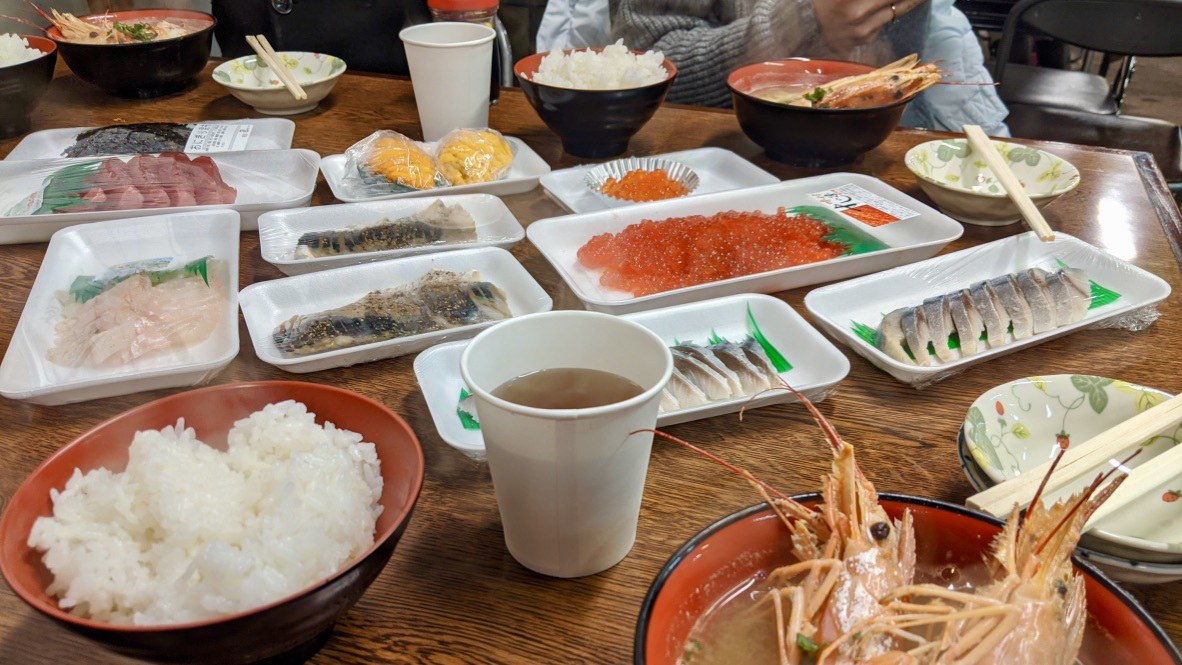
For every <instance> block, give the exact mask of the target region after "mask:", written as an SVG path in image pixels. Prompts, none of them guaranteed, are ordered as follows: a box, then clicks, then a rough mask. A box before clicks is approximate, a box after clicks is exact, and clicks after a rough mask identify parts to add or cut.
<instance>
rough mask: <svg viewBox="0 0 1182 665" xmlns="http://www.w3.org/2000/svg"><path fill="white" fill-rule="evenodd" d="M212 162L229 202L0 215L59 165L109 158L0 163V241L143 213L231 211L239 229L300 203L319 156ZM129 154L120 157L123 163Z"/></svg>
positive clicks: (216, 158)
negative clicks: (233, 194) (230, 193)
mask: <svg viewBox="0 0 1182 665" xmlns="http://www.w3.org/2000/svg"><path fill="white" fill-rule="evenodd" d="M207 156H208V157H209V158H210V159H212V160H213V162H214V164H216V165H217V167H218V171H219V172H220V173H221V176H222V179H223V180H225V182H226V184H227V185H230V186H231V187H233V188H235V189H237V190H238V193H237V198H236V199H235V201H234V203H230V204H219V205H205V206H181V207H174V208H140V209H136V210H101V211H93V212H66V213H49V214H44V215H21V216H12V217H6V216H3V215H4V214H5V213H6V212H7V211H9V210H11V209H12V208H13V207H14V206H16V205H17V204H18V203H20V202H21V201H23V200H25V199H26V198H27V197H28V196H29V195H31V194H33V193H34V192H37V191H39V190H40V189H41V187H42V185H43V184H44V183H45V179H46V178H47V177H49V176H50V175H52V174H53V173H55V172H57V171H58V170H59V169H62V168H64V167H67V166H70V165H72V164H79V163H83V162H92V161H101V160H104V159H115V158H114V157H79V158H77V159H38V160H30V161H2V162H0V244H4V245H11V244H15V243H22V242H44V241H46V240H49V236H51V235H53V233H54V232H55V231H57V230H59V229H63V228H66V227H67V226H73V225H75V224H82V223H86V222H101V221H106V220H111V219H127V218H129V217H145V216H148V215H160V214H163V213H172V212H187V211H190V210H214V209H217V208H228V209H230V210H236V211H237V212H238V213H240V214H241V217H242V230H243V231H253V230H255V229H257V228H258V218H259V215H261V214H262V213H264V212H267V211H269V210H283V209H286V208H298V207H301V206H306V205H308V203H309V202H310V201H311V200H312V191H313V190H314V189H315V188H316V175H317V169H318V168H319V164H320V155H318V154H316V153H315V152H313V151H311V150H253V151H247V152H221V153H214V154H210V155H207ZM131 157H132V156H131V155H122V156H120V157H119V158H121V159H123V161H127V160H128V159H130V158H131Z"/></svg>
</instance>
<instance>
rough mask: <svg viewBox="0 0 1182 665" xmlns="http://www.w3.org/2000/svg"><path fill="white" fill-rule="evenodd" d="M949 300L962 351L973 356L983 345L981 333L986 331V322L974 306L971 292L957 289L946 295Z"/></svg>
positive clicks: (949, 308) (963, 353)
mask: <svg viewBox="0 0 1182 665" xmlns="http://www.w3.org/2000/svg"><path fill="white" fill-rule="evenodd" d="M944 297H945V299H946V300H947V301H948V311H949V313H950V314H952V322H953V323H954V324H956V336H957V337H958V338H959V339H960V352H961V354H962V355H966V356H971V355H973V354H975V353H976V352H977V349H978V348H980V345H981V341H980V340H981V333H983V332H985V323H984V322H983V321H982V320H981V315H980V314H978V313H977V308H976V307H974V306H973V299H972V298H971V297H969V292H968V291H967V290H965V291H957V292H956V293H950V294H948V295H947V296H944Z"/></svg>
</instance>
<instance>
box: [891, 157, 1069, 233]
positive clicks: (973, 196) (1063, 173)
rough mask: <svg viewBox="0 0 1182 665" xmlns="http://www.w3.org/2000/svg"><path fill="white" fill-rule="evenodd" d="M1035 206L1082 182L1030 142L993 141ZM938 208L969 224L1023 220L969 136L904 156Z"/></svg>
mask: <svg viewBox="0 0 1182 665" xmlns="http://www.w3.org/2000/svg"><path fill="white" fill-rule="evenodd" d="M993 145H994V146H995V147H996V148H997V150H998V152H1000V153H1001V155H1002V158H1003V159H1004V160H1005V162H1006V165H1007V166H1009V167H1010V170H1011V171H1013V172H1014V175H1016V176H1017V177H1018V182H1020V183H1022V186H1023V187H1024V188H1025V189H1026V193H1027V194H1028V195H1030V198H1031V200H1033V201H1034V205H1036V206H1038V207H1039V208H1042V207H1043V206H1045V205H1047V204H1048V203H1050V202H1051V201H1054V200H1055V199H1057V198H1059V197H1060V196H1062V195H1063V194H1065V193H1067V192H1070V191H1071V190H1073V189H1075V187H1076V186H1077V185H1079V170H1078V169H1076V168H1075V167H1074V166H1072V164H1071V163H1070V162H1068V161H1067V160H1064V159H1062V158H1060V157H1056V156H1055V155H1052V154H1051V153H1049V152H1043V151H1042V150H1038V149H1036V148H1031V147H1030V146H1025V145H1021V144H1019V143H1009V142H1006V141H994V142H993ZM903 161H904V163H905V164H907V168H909V169H911V172H912V173H914V174H915V177H916V179H917V180H919V186H920V188H921V189H923V191H924V193H925V194H927V195H928V196H930V197H931V198H932V200H933V201H935V202H936V207H937V208H939V209H940V210H941V211H943V212H944V213H946V214H948V215H949V216H951V217H955V218H956V219H958V220H960V221H962V222H965V223H967V224H979V225H982V226H1002V225H1005V224H1012V223H1014V222H1017V221H1019V220H1021V219H1022V214H1021V213H1020V212H1018V208H1017V206H1015V205H1014V203H1013V202H1012V201H1010V198H1009V196H1007V195H1006V193H1005V190H1004V189H1002V186H1001V183H999V182H998V181H997V179H996V178H995V177H994V176H993V172H992V171H990V170H989V168H988V167H987V166H986V165H985V161H984V160H982V159H980V158H978V157H977V156H975V155H974V154H973V148H972V146H970V145H969V144H968V141H967V140H966V139H940V140H937V141H928V142H927V143H921V144H919V145H917V146H915V147H914V148H912V149H910V150H908V151H907V155H906V157H904V159H903Z"/></svg>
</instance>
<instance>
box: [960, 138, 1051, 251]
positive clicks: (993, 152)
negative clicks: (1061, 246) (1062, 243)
mask: <svg viewBox="0 0 1182 665" xmlns="http://www.w3.org/2000/svg"><path fill="white" fill-rule="evenodd" d="M964 133H965V136H966V137H968V140H969V145H971V146H973V150H975V151H976V152H977V154H979V155H981V157H982V158H983V159H984V160H985V164H987V165H988V166H989V170H990V171H993V175H994V176H996V177H997V181H998V182H1000V183H1001V186H1002V187H1003V188H1005V190H1006V194H1009V196H1010V200H1011V201H1013V202H1014V205H1016V206H1018V211H1019V212H1021V213H1022V219H1024V220H1026V223H1027V224H1029V225H1030V228H1031V229H1032V230H1033V231H1034V232H1035V233H1036V234H1037V235H1038V239H1039V240H1042V241H1043V242H1050V241H1051V240H1054V239H1055V232H1054V231H1052V230H1051V225H1050V224H1047V220H1046V219H1045V218H1043V216H1042V212H1040V211H1039V209H1038V206H1036V205H1034V201H1032V200H1030V195H1029V194H1027V193H1026V189H1025V188H1024V187H1022V183H1020V182H1018V178H1017V176H1015V175H1014V172H1013V171H1011V170H1010V167H1009V166H1007V165H1006V163H1005V160H1003V159H1002V158H1001V155H1000V154H999V153H998V152H997V149H996V148H994V147H993V142H992V141H990V140H989V137H988V136H986V135H985V131H984V130H982V129H981V127H980V126H978V125H965V126H964Z"/></svg>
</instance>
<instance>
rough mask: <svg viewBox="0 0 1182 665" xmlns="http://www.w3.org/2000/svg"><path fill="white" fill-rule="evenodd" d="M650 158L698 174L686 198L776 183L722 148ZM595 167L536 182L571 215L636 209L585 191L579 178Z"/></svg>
mask: <svg viewBox="0 0 1182 665" xmlns="http://www.w3.org/2000/svg"><path fill="white" fill-rule="evenodd" d="M652 158H653V159H666V160H669V161H671V162H680V163H682V164H684V165H686V166H688V167H689V168H690V169H692V170H693V171H694V173H697V174H698V187H697V189H695V190H694V191H693V193H692V194H690V195H689V196H701V195H703V194H713V193H715V192H725V191H728V190H732V189H743V188H745V187H758V186H760V185H771V184H775V183H777V182H780V179H779V178H777V177H776V176H774V175H772V174H770V173H768V172H767V171H764V170H763V169H761V168H759V167H758V166H756V165H754V164H752V163H751V162H749V161H747V160H745V159H743V158H742V157H740V156H738V155H736V154H735V153H733V152H731V151H730V150H726V149H724V148H695V149H693V150H683V151H681V152H670V153H666V154H663V155H652ZM597 166H598V164H588V165H585V166H576V167H574V168H569V169H562V170H560V171H553V172H551V173H547V174H546V175H544V176H542V177H541V179H539V182H540V183H541V185H542V187H543V188H544V189H545V190H546V193H547V194H549V195H550V197H551V198H553V199H554V200H555V201H556V202H558V204H559V205H561V206H562V207H563V208H566V209H567V210H569V211H571V212H573V213H582V212H593V211H596V210H607V209H608V208H612V207H626V206H627V205H636V204H627V203H625V204H621V205H618V206H611V205H608V204H607V203H606V202H605V201H604V199H603V198H602V197H600V196H597V195H596V194H595V192H592V191H591V190H590V189H588V188H587V185H586V183H585V182H584V180H583V178H584V176H586V174H587V171H590V170H591V169H593V168H595V167H597Z"/></svg>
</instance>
